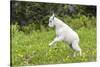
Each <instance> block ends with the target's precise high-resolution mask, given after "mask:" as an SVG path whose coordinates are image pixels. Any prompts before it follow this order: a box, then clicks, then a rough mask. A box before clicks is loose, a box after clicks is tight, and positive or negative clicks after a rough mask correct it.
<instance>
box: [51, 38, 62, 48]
mask: <svg viewBox="0 0 100 67" xmlns="http://www.w3.org/2000/svg"><path fill="white" fill-rule="evenodd" d="M61 40H63V37H56V38H55V39H54V40H53V41H52V42H51V43H49V46H51V45H54V44H56V43H57V42H59V41H61Z"/></svg>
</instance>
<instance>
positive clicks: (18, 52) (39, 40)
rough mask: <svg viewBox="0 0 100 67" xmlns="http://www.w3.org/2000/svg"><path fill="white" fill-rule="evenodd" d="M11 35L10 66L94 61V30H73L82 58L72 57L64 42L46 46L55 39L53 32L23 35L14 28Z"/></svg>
mask: <svg viewBox="0 0 100 67" xmlns="http://www.w3.org/2000/svg"><path fill="white" fill-rule="evenodd" d="M12 28H15V29H13V30H12V35H11V54H12V55H11V59H12V61H11V64H12V66H20V65H41V64H59V63H80V62H94V61H96V28H94V27H93V28H85V27H82V28H80V29H78V30H75V31H76V32H77V33H78V35H79V37H80V44H79V45H80V47H81V48H82V54H83V55H82V56H76V57H73V52H74V51H73V50H72V49H71V48H70V47H69V46H68V44H65V43H64V42H59V43H57V45H56V49H55V48H54V47H49V46H48V44H49V43H50V42H51V41H52V40H53V38H54V37H55V31H54V30H49V31H45V32H40V31H32V32H31V33H30V34H25V33H24V32H22V31H18V30H16V26H13V27H12Z"/></svg>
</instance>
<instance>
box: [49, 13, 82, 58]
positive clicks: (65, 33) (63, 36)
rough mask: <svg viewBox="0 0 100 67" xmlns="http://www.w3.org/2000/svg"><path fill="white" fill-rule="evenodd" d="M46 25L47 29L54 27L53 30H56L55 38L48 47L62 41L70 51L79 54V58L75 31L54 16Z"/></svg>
mask: <svg viewBox="0 0 100 67" xmlns="http://www.w3.org/2000/svg"><path fill="white" fill-rule="evenodd" d="M48 25H49V27H55V30H56V37H55V39H54V40H53V41H52V42H51V43H50V44H49V46H51V45H53V44H56V42H59V41H62V40H63V41H64V42H67V43H68V44H69V46H70V47H71V48H72V49H74V50H75V51H77V52H79V53H80V56H81V48H80V47H79V36H78V34H77V33H76V32H75V31H73V30H72V29H71V28H70V27H69V26H68V25H67V24H65V23H64V22H63V21H61V20H60V19H58V18H56V17H55V16H54V14H53V15H52V16H51V17H50V18H49V24H48Z"/></svg>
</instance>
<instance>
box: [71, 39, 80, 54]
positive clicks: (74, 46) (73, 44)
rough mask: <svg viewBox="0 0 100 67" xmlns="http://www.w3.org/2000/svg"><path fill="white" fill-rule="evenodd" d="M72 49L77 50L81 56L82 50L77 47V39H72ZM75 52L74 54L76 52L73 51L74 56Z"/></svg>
mask: <svg viewBox="0 0 100 67" xmlns="http://www.w3.org/2000/svg"><path fill="white" fill-rule="evenodd" d="M72 49H74V50H75V51H77V52H79V54H80V56H82V51H81V48H80V47H79V45H78V42H77V41H74V42H73V43H72ZM75 54H76V53H74V56H75Z"/></svg>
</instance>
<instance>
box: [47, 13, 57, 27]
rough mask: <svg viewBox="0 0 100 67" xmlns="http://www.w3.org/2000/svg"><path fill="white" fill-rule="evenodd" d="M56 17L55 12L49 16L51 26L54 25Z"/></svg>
mask: <svg viewBox="0 0 100 67" xmlns="http://www.w3.org/2000/svg"><path fill="white" fill-rule="evenodd" d="M54 18H55V15H54V14H53V15H52V16H51V17H50V18H49V24H48V25H49V27H54Z"/></svg>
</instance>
